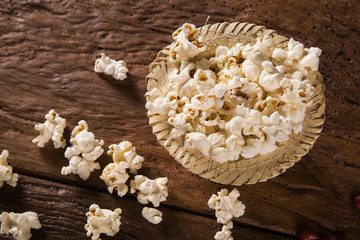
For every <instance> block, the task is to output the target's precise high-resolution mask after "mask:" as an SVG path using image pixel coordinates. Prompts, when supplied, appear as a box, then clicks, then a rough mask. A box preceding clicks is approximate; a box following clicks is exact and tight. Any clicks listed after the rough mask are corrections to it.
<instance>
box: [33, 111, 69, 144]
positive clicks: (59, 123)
mask: <svg viewBox="0 0 360 240" xmlns="http://www.w3.org/2000/svg"><path fill="white" fill-rule="evenodd" d="M45 119H46V121H45V122H44V123H40V124H36V125H35V130H37V131H39V132H40V135H39V136H37V137H36V138H34V139H33V140H32V142H33V143H36V144H37V146H38V147H41V148H42V147H45V143H47V142H48V141H49V140H50V139H51V140H52V141H53V142H54V147H55V148H60V147H61V148H64V147H65V145H66V141H65V139H63V132H64V128H65V127H66V120H65V119H64V118H61V117H60V116H59V114H57V113H56V112H55V110H54V109H52V110H50V111H49V113H47V114H46V115H45Z"/></svg>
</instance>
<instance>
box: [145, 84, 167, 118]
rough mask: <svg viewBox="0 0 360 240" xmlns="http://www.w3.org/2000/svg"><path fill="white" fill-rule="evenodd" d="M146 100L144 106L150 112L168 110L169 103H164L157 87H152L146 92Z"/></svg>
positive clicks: (158, 112)
mask: <svg viewBox="0 0 360 240" xmlns="http://www.w3.org/2000/svg"><path fill="white" fill-rule="evenodd" d="M146 96H148V102H147V103H146V105H145V107H146V109H147V110H148V111H149V113H150V114H154V113H157V114H167V113H168V112H169V110H170V107H169V105H168V104H167V103H166V99H165V97H162V96H161V92H160V90H159V89H157V88H153V89H152V90H151V91H150V92H148V93H146Z"/></svg>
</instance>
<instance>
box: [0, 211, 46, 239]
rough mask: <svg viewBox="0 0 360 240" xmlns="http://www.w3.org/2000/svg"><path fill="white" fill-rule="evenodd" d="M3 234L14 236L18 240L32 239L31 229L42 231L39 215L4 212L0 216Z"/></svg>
mask: <svg viewBox="0 0 360 240" xmlns="http://www.w3.org/2000/svg"><path fill="white" fill-rule="evenodd" d="M0 222H2V223H1V232H0V233H1V234H12V236H13V237H14V239H16V240H28V239H30V238H31V236H32V235H31V228H34V229H40V228H41V224H40V222H39V219H38V215H37V214H36V213H34V212H24V213H13V212H10V213H8V212H3V213H2V214H1V215H0Z"/></svg>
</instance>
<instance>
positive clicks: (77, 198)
mask: <svg viewBox="0 0 360 240" xmlns="http://www.w3.org/2000/svg"><path fill="white" fill-rule="evenodd" d="M93 203H96V204H98V205H99V206H100V207H101V208H107V209H112V210H113V209H115V208H121V209H122V215H121V226H120V232H119V233H118V234H116V235H115V236H114V237H113V238H110V237H106V236H105V235H104V236H103V235H101V238H102V239H124V240H125V239H129V240H130V239H141V240H148V239H149V240H150V239H159V240H162V239H164V240H165V239H166V240H168V239H176V240H178V239H184V240H186V239H189V240H190V239H194V240H195V239H196V240H202V239H203V240H208V239H212V238H213V236H214V235H215V233H216V232H217V231H219V230H220V229H221V225H220V224H217V223H216V220H215V219H214V218H213V219H211V218H207V217H204V216H198V215H194V214H190V213H186V212H181V211H177V210H173V209H170V208H168V207H163V206H160V207H159V210H160V211H162V212H163V221H162V222H161V223H160V224H158V225H153V224H151V223H149V222H147V220H145V219H144V218H143V217H142V216H141V210H142V207H143V205H141V204H140V203H138V202H136V201H135V200H134V199H128V198H119V197H116V196H113V195H110V194H106V193H102V192H98V191H92V190H88V189H84V188H80V187H74V186H69V185H65V184H58V183H54V182H50V181H46V180H40V179H37V178H31V177H26V176H23V175H20V180H19V185H18V186H17V187H16V188H12V187H9V186H5V187H4V188H1V189H0V212H3V211H13V212H24V211H30V210H31V211H35V212H36V213H38V216H39V220H40V222H41V224H42V228H41V229H40V230H33V231H32V233H33V237H32V238H31V239H33V240H36V239H39V240H45V239H69V240H72V239H74V240H79V239H90V238H88V237H87V236H86V231H85V229H84V225H85V224H86V216H85V213H86V212H87V211H88V208H89V206H90V205H91V204H93ZM232 233H233V234H232V235H233V237H234V238H235V239H249V240H250V239H255V238H256V239H264V240H265V239H280V240H286V239H292V238H288V237H285V236H282V235H277V234H274V233H268V232H262V231H259V230H256V229H251V228H246V227H242V226H238V225H237V226H234V228H233V230H232ZM0 239H11V238H10V237H9V238H8V237H5V236H4V235H0Z"/></svg>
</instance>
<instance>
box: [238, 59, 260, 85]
mask: <svg viewBox="0 0 360 240" xmlns="http://www.w3.org/2000/svg"><path fill="white" fill-rule="evenodd" d="M242 69H243V74H244V75H245V77H246V78H247V79H249V80H250V81H252V82H256V81H257V80H258V78H259V76H260V68H259V67H258V66H257V65H256V64H255V63H253V62H252V61H250V60H245V61H244V62H243V65H242Z"/></svg>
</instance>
